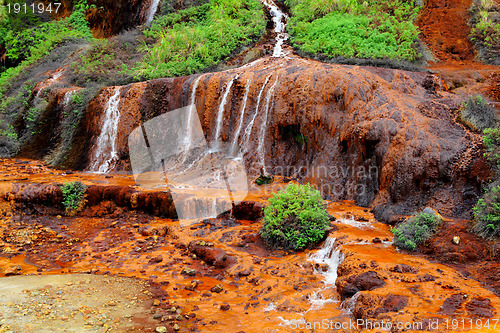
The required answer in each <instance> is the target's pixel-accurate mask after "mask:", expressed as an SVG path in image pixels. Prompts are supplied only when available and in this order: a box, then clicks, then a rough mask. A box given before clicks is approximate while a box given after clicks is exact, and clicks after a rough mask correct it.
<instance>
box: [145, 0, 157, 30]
mask: <svg viewBox="0 0 500 333" xmlns="http://www.w3.org/2000/svg"><path fill="white" fill-rule="evenodd" d="M159 5H160V0H151V4H150V5H149V8H148V11H147V13H146V22H145V24H146V25H150V24H151V22H153V19H154V17H155V14H156V11H157V10H158V6H159Z"/></svg>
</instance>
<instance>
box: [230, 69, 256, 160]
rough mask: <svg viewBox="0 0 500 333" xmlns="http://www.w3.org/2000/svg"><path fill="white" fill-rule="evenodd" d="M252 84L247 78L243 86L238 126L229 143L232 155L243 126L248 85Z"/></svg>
mask: <svg viewBox="0 0 500 333" xmlns="http://www.w3.org/2000/svg"><path fill="white" fill-rule="evenodd" d="M251 85H252V79H250V80H248V81H247V83H246V86H245V96H243V104H242V105H241V110H240V119H239V121H238V127H237V128H236V131H235V132H234V137H233V142H232V143H231V154H232V155H233V156H234V155H235V154H236V146H237V144H238V138H239V136H240V133H241V129H242V128H243V119H244V117H245V109H246V107H247V100H248V94H249V93H250V86H251Z"/></svg>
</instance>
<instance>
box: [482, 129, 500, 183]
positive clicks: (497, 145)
mask: <svg viewBox="0 0 500 333" xmlns="http://www.w3.org/2000/svg"><path fill="white" fill-rule="evenodd" d="M484 134H486V135H485V136H484V137H483V142H484V147H485V153H484V157H486V159H487V160H488V161H489V162H490V163H491V164H492V166H493V168H494V171H495V172H496V173H497V174H499V173H500V128H498V127H496V128H488V129H486V130H485V131H484Z"/></svg>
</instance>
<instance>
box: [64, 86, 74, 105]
mask: <svg viewBox="0 0 500 333" xmlns="http://www.w3.org/2000/svg"><path fill="white" fill-rule="evenodd" d="M74 92H75V91H74V90H70V91H67V92H66V93H65V94H64V98H63V106H64V107H67V106H68V105H69V103H70V102H71V96H72V95H73V93H74Z"/></svg>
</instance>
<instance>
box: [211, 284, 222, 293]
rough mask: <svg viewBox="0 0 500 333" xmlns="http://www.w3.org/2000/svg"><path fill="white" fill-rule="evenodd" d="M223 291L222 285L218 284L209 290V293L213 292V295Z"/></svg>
mask: <svg viewBox="0 0 500 333" xmlns="http://www.w3.org/2000/svg"><path fill="white" fill-rule="evenodd" d="M223 290H224V288H223V287H222V284H220V283H219V284H218V285H216V286H213V287H212V288H211V289H210V291H211V292H214V293H220V292H222V291H223Z"/></svg>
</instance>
